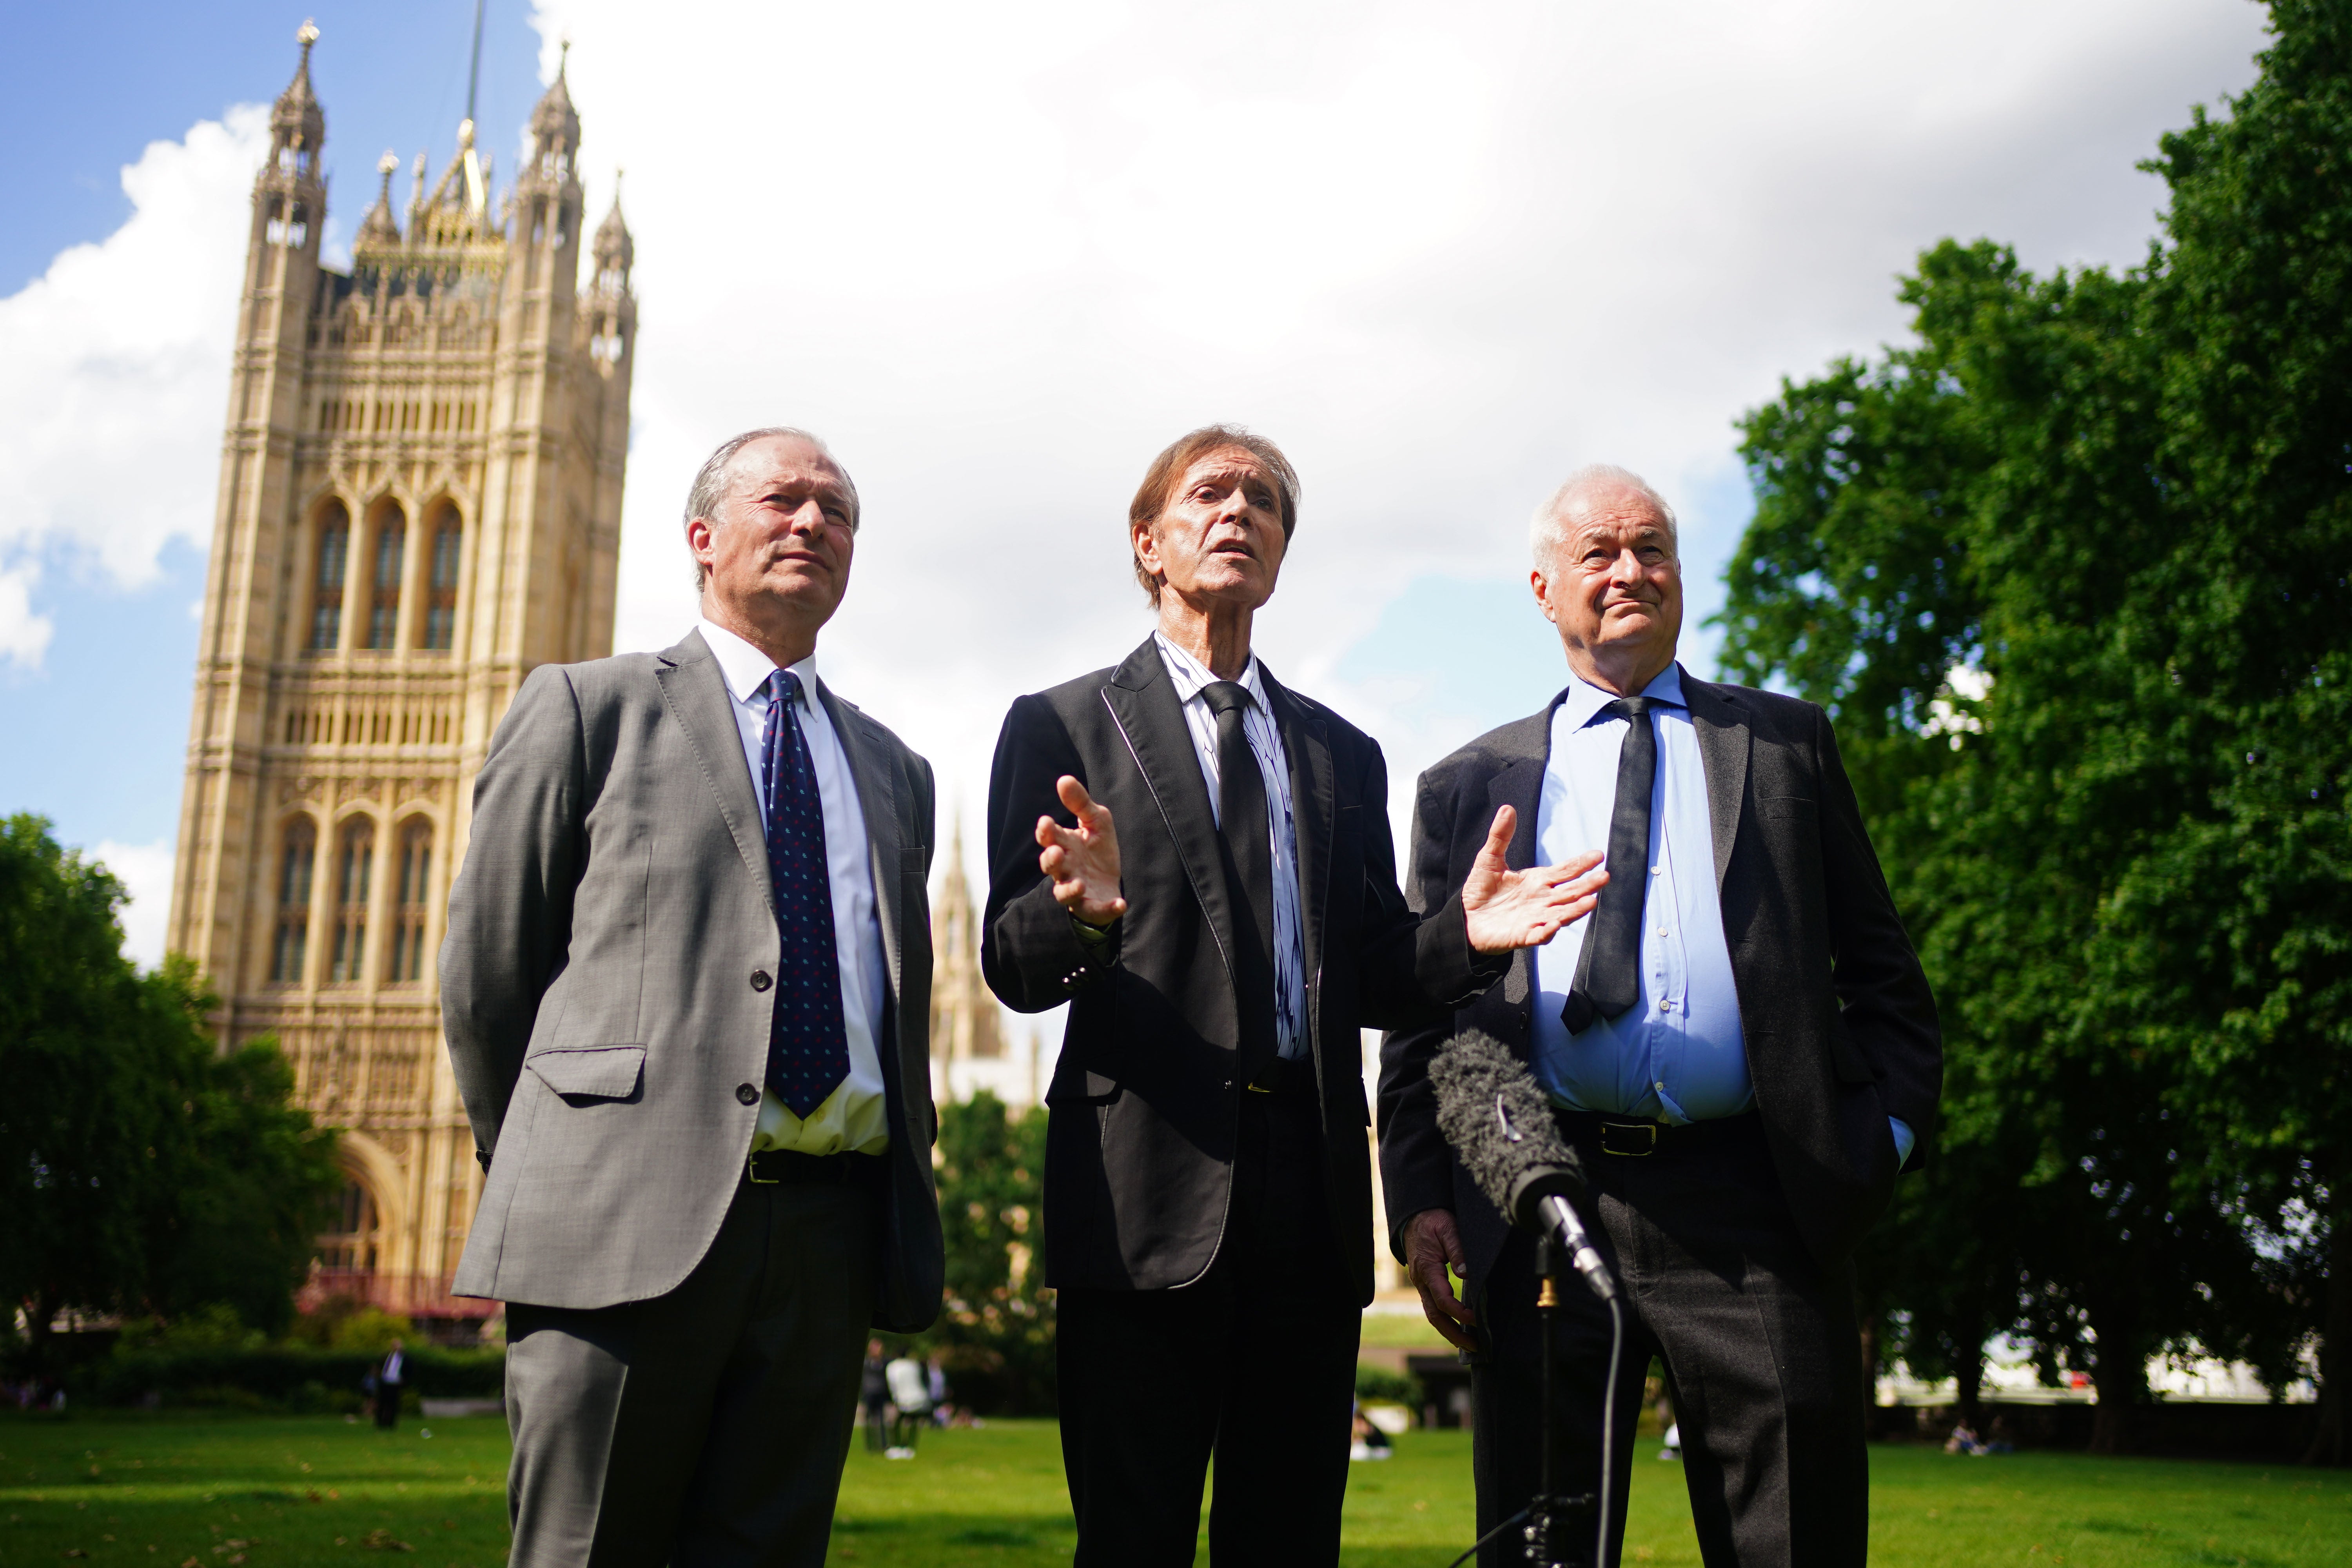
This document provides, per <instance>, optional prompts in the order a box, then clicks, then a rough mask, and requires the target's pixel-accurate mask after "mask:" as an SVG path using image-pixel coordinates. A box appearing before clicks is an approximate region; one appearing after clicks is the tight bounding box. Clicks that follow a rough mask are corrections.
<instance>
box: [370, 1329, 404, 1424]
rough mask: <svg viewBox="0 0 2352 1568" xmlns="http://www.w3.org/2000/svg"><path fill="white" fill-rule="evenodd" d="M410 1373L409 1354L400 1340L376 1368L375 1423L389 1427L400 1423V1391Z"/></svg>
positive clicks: (393, 1344) (395, 1342) (393, 1343)
mask: <svg viewBox="0 0 2352 1568" xmlns="http://www.w3.org/2000/svg"><path fill="white" fill-rule="evenodd" d="M407 1374H408V1355H407V1352H405V1351H404V1349H403V1348H402V1346H401V1343H400V1342H399V1341H398V1340H396V1339H395V1340H394V1341H393V1342H392V1350H391V1352H390V1353H388V1354H387V1355H385V1357H384V1358H383V1364H381V1365H379V1366H378V1367H377V1368H376V1369H375V1424H376V1425H377V1426H382V1427H385V1428H387V1429H389V1428H391V1427H394V1426H399V1425H400V1391H401V1386H402V1384H404V1382H406V1380H407Z"/></svg>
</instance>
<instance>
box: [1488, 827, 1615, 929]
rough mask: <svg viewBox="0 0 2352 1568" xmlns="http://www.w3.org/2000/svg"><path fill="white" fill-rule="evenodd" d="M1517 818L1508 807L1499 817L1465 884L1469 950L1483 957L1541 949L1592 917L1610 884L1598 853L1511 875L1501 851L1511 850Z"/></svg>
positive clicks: (1489, 832)
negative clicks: (1605, 885)
mask: <svg viewBox="0 0 2352 1568" xmlns="http://www.w3.org/2000/svg"><path fill="white" fill-rule="evenodd" d="M1518 819H1519V817H1518V813H1517V811H1516V810H1515V809H1514V808H1512V807H1510V806H1504V807H1503V808H1502V809H1501V810H1499V811H1497V812H1496V813H1495V824H1494V826H1492V827H1489V828H1488V829H1487V830H1486V844H1485V846H1484V847H1481V848H1480V849H1479V851H1478V858H1476V859H1475V860H1473V861H1471V862H1470V875H1469V877H1468V879H1466V880H1465V881H1464V882H1463V884H1462V911H1463V913H1464V915H1465V916H1466V917H1467V919H1468V921H1469V926H1470V945H1471V947H1472V948H1474V949H1475V950H1476V951H1477V952H1510V951H1511V950H1512V949H1513V948H1519V947H1541V946H1542V945H1543V944H1544V943H1546V942H1549V941H1550V940H1551V939H1552V938H1553V937H1554V936H1555V935H1556V934H1558V933H1559V931H1560V930H1561V929H1562V928H1563V927H1566V926H1568V925H1570V924H1572V923H1574V922H1575V921H1580V920H1582V919H1583V918H1584V917H1585V916H1586V915H1588V914H1591V912H1592V905H1593V901H1594V900H1596V899H1598V898H1599V897H1600V896H1601V884H1602V883H1603V882H1606V881H1607V880H1609V873H1608V872H1606V871H1604V870H1602V869H1601V855H1600V854H1599V853H1598V852H1597V851H1596V852H1591V853H1588V854H1583V855H1571V856H1570V857H1569V858H1568V859H1566V860H1564V861H1562V862H1561V863H1560V864H1559V865H1557V866H1533V867H1530V868H1528V869H1527V870H1524V871H1514V870H1512V869H1511V868H1509V867H1508V866H1506V865H1505V864H1504V863H1503V851H1504V850H1505V849H1507V848H1508V847H1510V842H1511V829H1512V827H1513V826H1516V825H1517V822H1518Z"/></svg>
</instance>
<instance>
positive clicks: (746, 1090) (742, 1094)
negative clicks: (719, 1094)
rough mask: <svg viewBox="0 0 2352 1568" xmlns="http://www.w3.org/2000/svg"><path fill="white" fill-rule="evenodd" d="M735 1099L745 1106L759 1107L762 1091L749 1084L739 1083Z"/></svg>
mask: <svg viewBox="0 0 2352 1568" xmlns="http://www.w3.org/2000/svg"><path fill="white" fill-rule="evenodd" d="M735 1098H736V1099H737V1100H740V1101H741V1102H742V1103H743V1104H745V1105H757V1104H759V1103H760V1091H759V1090H758V1089H754V1088H752V1087H751V1085H750V1084H748V1083H739V1084H737V1085H736V1086H735Z"/></svg>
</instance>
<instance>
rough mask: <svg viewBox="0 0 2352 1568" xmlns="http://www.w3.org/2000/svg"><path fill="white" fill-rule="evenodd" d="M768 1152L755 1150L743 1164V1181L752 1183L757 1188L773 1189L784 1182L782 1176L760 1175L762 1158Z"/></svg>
mask: <svg viewBox="0 0 2352 1568" xmlns="http://www.w3.org/2000/svg"><path fill="white" fill-rule="evenodd" d="M766 1152H768V1151H766V1150H765V1149H760V1150H755V1151H753V1152H752V1153H751V1156H750V1157H749V1158H747V1159H746V1160H745V1161H744V1162H743V1179H744V1180H746V1181H748V1182H750V1183H751V1184H752V1185H753V1186H755V1187H772V1186H775V1185H776V1184H779V1183H780V1182H782V1180H783V1178H782V1176H763V1175H761V1174H760V1156H761V1154H764V1153H766Z"/></svg>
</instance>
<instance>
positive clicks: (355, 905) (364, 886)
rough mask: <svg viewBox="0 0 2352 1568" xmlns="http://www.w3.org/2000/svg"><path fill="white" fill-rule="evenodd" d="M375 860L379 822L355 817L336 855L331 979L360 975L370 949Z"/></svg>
mask: <svg viewBox="0 0 2352 1568" xmlns="http://www.w3.org/2000/svg"><path fill="white" fill-rule="evenodd" d="M374 863H375V825H374V824H373V823H372V822H370V821H369V820H368V819H367V818H366V817H363V816H362V817H354V818H353V819H352V821H351V822H350V823H349V824H347V825H346V826H344V828H343V837H342V842H341V845H340V847H338V850H337V853H336V856H335V951H334V957H333V961H332V962H331V963H329V964H328V966H327V978H328V979H329V980H331V981H352V980H357V979H358V978H359V977H360V954H361V953H362V952H366V951H367V906H368V873H369V872H370V871H371V870H372V869H373V867H374Z"/></svg>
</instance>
